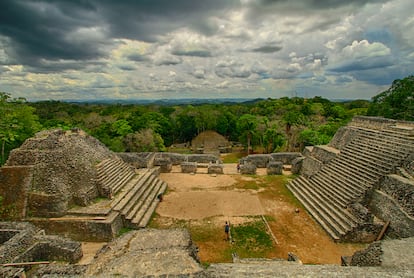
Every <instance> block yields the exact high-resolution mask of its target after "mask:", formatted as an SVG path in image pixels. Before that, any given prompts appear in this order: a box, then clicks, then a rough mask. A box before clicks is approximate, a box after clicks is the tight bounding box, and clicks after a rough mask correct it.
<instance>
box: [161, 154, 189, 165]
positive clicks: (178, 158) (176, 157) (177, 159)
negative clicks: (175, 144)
mask: <svg viewBox="0 0 414 278" xmlns="http://www.w3.org/2000/svg"><path fill="white" fill-rule="evenodd" d="M159 157H163V158H164V157H168V158H169V159H170V160H171V163H172V164H173V165H180V164H181V162H185V161H187V155H184V154H180V153H170V152H165V153H164V152H158V153H155V158H159ZM155 158H154V159H155Z"/></svg>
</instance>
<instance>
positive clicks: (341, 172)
mask: <svg viewBox="0 0 414 278" xmlns="http://www.w3.org/2000/svg"><path fill="white" fill-rule="evenodd" d="M203 140H204V141H203ZM217 141H218V142H220V144H219V145H214V146H212V145H208V144H207V143H204V142H206V141H205V139H203V138H202V137H200V138H199V139H198V141H197V144H195V143H194V144H195V145H196V147H195V152H196V153H195V154H187V155H185V154H178V153H114V152H112V151H110V150H108V149H107V148H106V147H105V146H104V145H103V144H102V143H101V142H99V141H98V140H96V139H95V138H93V137H91V136H89V135H87V134H86V133H85V132H84V131H82V130H78V129H74V130H69V131H63V130H50V131H43V132H40V133H38V134H36V136H35V137H33V138H30V139H28V140H26V141H25V142H24V144H23V145H22V146H21V147H20V148H18V149H15V150H13V151H12V152H11V154H10V156H9V159H8V161H7V163H6V164H5V165H4V166H3V167H1V168H0V195H1V196H2V197H3V198H2V212H1V213H2V217H3V219H4V220H7V221H4V222H0V226H1V227H0V236H1V238H2V241H1V246H0V263H1V264H2V265H3V266H2V268H1V269H0V273H1V274H2V275H3V277H24V275H25V273H26V272H28V271H29V270H30V263H31V262H41V261H65V262H67V264H57V265H55V264H45V265H41V264H37V270H36V271H37V272H36V273H35V275H37V276H39V277H40V276H42V275H64V276H69V277H91V276H97V277H106V276H108V275H119V276H121V277H128V276H135V277H143V276H144V277H149V276H151V277H153V276H155V277H157V276H163V277H250V276H260V277H279V276H282V277H292V276H301V277H327V276H336V277H354V276H355V277H356V276H369V277H413V276H414V263H413V260H412V259H413V258H414V251H413V250H414V198H413V196H414V123H413V122H402V121H395V120H389V119H384V118H373V117H362V116H361V117H355V118H353V120H352V121H351V122H350V123H349V124H348V125H347V126H345V127H342V128H340V129H339V130H338V131H337V132H336V134H335V136H334V138H333V139H332V140H331V142H330V143H329V144H328V145H323V146H322V145H321V146H312V147H306V148H305V149H304V151H303V152H302V153H272V154H254V155H248V156H246V157H244V158H242V159H241V160H240V174H241V175H252V174H255V173H256V171H257V169H266V174H267V175H281V174H282V171H283V170H284V169H289V170H290V171H291V172H292V173H293V174H295V175H297V178H295V179H294V180H292V181H291V182H289V184H288V185H287V187H288V189H289V190H290V191H291V192H292V193H293V194H294V196H295V197H296V198H297V200H298V201H299V202H300V203H301V204H302V205H303V206H304V207H305V208H306V210H307V212H308V213H309V214H310V215H311V216H312V217H313V219H314V220H315V221H316V222H317V223H318V224H319V225H320V226H321V227H322V228H323V229H324V231H325V232H326V233H327V234H328V235H329V236H330V238H331V239H332V241H334V242H355V243H370V245H369V246H368V248H367V249H365V250H363V251H359V252H356V253H355V254H354V255H353V256H344V257H343V258H342V266H339V265H305V264H302V263H301V262H300V258H297V257H296V256H295V255H294V254H286V258H280V259H279V258H278V259H274V260H270V259H263V258H257V259H248V260H247V259H240V258H237V256H235V257H234V260H233V263H215V264H211V265H210V266H208V267H207V268H205V267H203V266H202V265H201V264H200V262H199V258H198V255H197V252H198V250H197V246H195V244H194V243H193V241H192V239H191V235H190V234H189V232H188V231H187V230H185V229H171V230H157V229H148V228H147V225H148V223H149V221H150V220H151V217H152V215H153V214H154V212H155V211H156V208H157V206H158V205H159V202H160V200H161V199H162V196H163V194H165V192H166V190H167V188H168V184H167V183H166V182H165V181H163V180H162V179H161V178H160V173H169V172H171V170H172V169H173V167H179V169H180V171H181V172H182V173H188V174H195V173H197V172H199V171H201V170H202V171H204V172H206V173H208V174H211V175H225V174H226V170H225V167H224V165H223V163H222V161H221V160H220V158H219V156H218V153H220V152H224V151H228V150H229V146H227V145H226V142H225V141H222V140H221V138H220V140H217ZM203 148H208V149H209V150H211V149H214V148H215V149H216V150H218V152H217V153H214V152H211V151H209V152H204V151H203ZM124 228H127V229H133V230H134V231H132V232H129V233H126V234H125V235H124V236H121V237H117V235H118V234H119V233H120V231H121V230H122V229H124ZM80 241H101V242H108V243H107V244H105V246H104V247H103V248H102V249H101V250H100V251H99V252H98V253H97V254H96V257H95V259H94V260H93V261H92V262H91V263H90V264H89V265H78V264H76V262H77V261H79V260H80V259H81V257H82V249H81V245H80V243H79V242H80Z"/></svg>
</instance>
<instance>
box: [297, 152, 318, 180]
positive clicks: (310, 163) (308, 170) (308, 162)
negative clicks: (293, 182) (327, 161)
mask: <svg viewBox="0 0 414 278" xmlns="http://www.w3.org/2000/svg"><path fill="white" fill-rule="evenodd" d="M322 165H323V163H322V162H321V161H319V160H317V159H316V158H314V157H305V159H304V160H303V162H302V168H301V170H300V174H301V175H303V176H305V177H310V176H312V175H314V174H315V173H317V172H318V171H319V170H320V169H321V167H322Z"/></svg>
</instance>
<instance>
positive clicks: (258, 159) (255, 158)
mask: <svg viewBox="0 0 414 278" xmlns="http://www.w3.org/2000/svg"><path fill="white" fill-rule="evenodd" d="M270 160H272V156H271V155H270V154H250V155H248V156H246V157H244V158H243V159H242V163H244V164H246V163H247V164H254V165H255V166H256V167H257V168H266V167H267V163H269V161H270Z"/></svg>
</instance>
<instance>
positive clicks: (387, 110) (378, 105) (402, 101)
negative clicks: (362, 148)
mask: <svg viewBox="0 0 414 278" xmlns="http://www.w3.org/2000/svg"><path fill="white" fill-rule="evenodd" d="M367 114H368V115H370V116H383V117H386V118H392V119H398V120H406V121H413V120H414V75H411V76H408V77H406V78H404V79H396V80H394V82H392V85H391V87H390V88H389V89H387V90H386V91H384V92H382V93H380V94H378V95H376V96H374V97H373V98H372V103H371V105H370V106H369V108H368V112H367Z"/></svg>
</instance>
